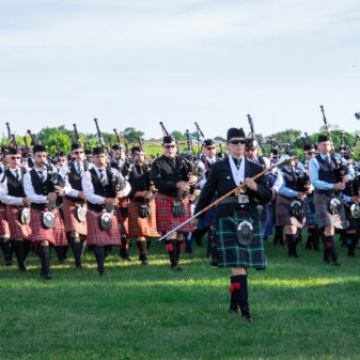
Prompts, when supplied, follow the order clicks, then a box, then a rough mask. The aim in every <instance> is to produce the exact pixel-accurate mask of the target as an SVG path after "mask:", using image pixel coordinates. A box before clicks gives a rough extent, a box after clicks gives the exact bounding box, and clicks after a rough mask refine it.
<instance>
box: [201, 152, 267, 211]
mask: <svg viewBox="0 0 360 360" xmlns="http://www.w3.org/2000/svg"><path fill="white" fill-rule="evenodd" d="M244 160H245V178H252V177H253V176H255V175H256V174H258V173H260V172H261V171H263V168H262V167H261V166H260V165H258V164H254V163H253V162H251V161H249V160H247V159H246V157H245V156H244V157H243V160H242V161H244ZM256 183H257V185H258V191H257V192H254V191H253V190H250V189H248V190H247V194H248V195H249V201H250V212H251V214H252V215H253V214H255V213H257V210H256V206H257V205H258V204H259V202H260V203H262V204H265V203H268V202H270V201H271V198H272V192H271V190H270V189H269V188H268V187H267V185H266V180H265V177H264V176H262V177H260V178H258V179H257V180H256ZM236 187H237V186H236V183H235V181H234V178H233V176H232V172H231V167H230V164H229V158H228V157H226V158H225V159H223V160H220V161H218V162H216V163H215V164H214V165H213V166H212V168H211V170H210V172H209V176H208V178H207V181H206V183H205V186H204V188H203V189H202V191H201V195H200V198H199V201H198V204H197V206H196V209H195V213H197V212H199V211H200V210H202V209H203V208H205V207H206V206H207V205H209V204H210V202H211V199H212V197H213V195H214V194H215V193H217V194H218V196H219V197H221V196H223V195H225V194H226V193H227V192H229V191H231V190H233V189H234V188H236ZM231 196H234V195H231ZM254 198H256V200H258V201H259V202H256V201H254ZM236 209H240V205H239V204H237V203H230V204H229V203H226V204H221V203H220V204H219V205H217V210H216V217H218V218H219V217H225V216H228V215H230V214H232V213H233V212H234V210H236Z"/></svg>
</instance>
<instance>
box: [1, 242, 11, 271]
mask: <svg viewBox="0 0 360 360" xmlns="http://www.w3.org/2000/svg"><path fill="white" fill-rule="evenodd" d="M1 249H2V251H3V254H4V258H5V264H6V265H11V264H12V254H11V240H10V238H2V239H1Z"/></svg>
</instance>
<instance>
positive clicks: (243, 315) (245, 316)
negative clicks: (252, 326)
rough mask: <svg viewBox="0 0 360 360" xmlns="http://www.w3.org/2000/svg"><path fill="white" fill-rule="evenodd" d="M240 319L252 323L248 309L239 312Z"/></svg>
mask: <svg viewBox="0 0 360 360" xmlns="http://www.w3.org/2000/svg"><path fill="white" fill-rule="evenodd" d="M241 319H242V320H244V321H246V322H248V323H252V318H251V315H250V311H249V309H245V310H241Z"/></svg>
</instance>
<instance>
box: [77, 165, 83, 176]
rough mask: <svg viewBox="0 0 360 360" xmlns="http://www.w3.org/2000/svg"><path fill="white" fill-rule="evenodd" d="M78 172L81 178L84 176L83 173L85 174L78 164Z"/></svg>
mask: <svg viewBox="0 0 360 360" xmlns="http://www.w3.org/2000/svg"><path fill="white" fill-rule="evenodd" d="M77 171H78V174H79V176H80V177H81V176H82V175H83V173H84V171H83V169H82V166H81V164H80V163H79V164H78V168H77Z"/></svg>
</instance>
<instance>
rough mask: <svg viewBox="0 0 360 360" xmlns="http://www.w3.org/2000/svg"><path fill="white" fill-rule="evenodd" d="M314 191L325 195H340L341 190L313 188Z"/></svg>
mask: <svg viewBox="0 0 360 360" xmlns="http://www.w3.org/2000/svg"><path fill="white" fill-rule="evenodd" d="M315 192H316V193H318V194H321V195H326V196H338V195H340V193H341V191H339V190H318V189H316V190H315Z"/></svg>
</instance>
